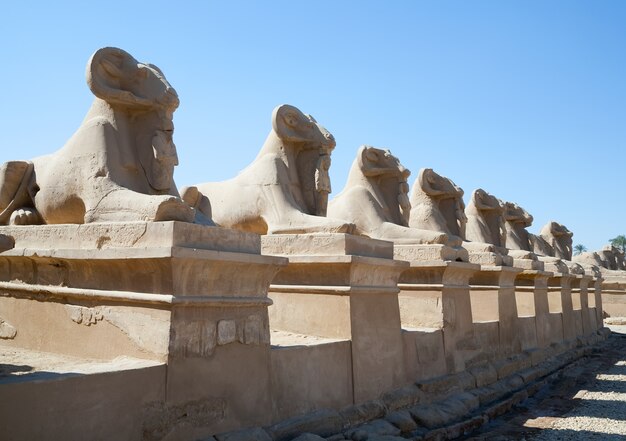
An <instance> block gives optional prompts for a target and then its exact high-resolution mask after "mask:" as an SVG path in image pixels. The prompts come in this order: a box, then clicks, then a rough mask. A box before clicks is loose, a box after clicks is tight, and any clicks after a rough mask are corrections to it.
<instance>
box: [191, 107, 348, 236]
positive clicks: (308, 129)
mask: <svg viewBox="0 0 626 441" xmlns="http://www.w3.org/2000/svg"><path fill="white" fill-rule="evenodd" d="M334 147H335V139H334V138H333V136H332V135H331V134H330V133H329V132H328V131H327V130H326V129H325V128H324V127H322V126H321V125H319V124H318V123H317V122H316V121H315V120H314V119H313V118H312V117H311V116H309V115H305V114H303V113H302V112H300V110H298V109H297V108H295V107H293V106H289V105H281V106H278V107H276V108H275V109H274V112H273V114H272V131H271V132H270V134H269V135H268V137H267V139H266V141H265V144H264V145H263V147H262V149H261V151H260V152H259V154H258V156H257V158H256V159H255V161H254V162H253V163H252V164H250V165H249V166H248V167H247V168H245V169H244V170H243V171H242V172H241V173H239V175H237V176H236V177H235V178H233V179H230V180H228V181H224V182H208V183H203V184H198V185H197V188H198V190H199V191H200V192H201V193H202V194H204V195H206V196H208V198H209V200H210V201H211V206H212V217H213V220H214V221H215V222H216V223H217V224H218V225H220V226H223V227H228V228H237V229H240V230H245V231H251V232H255V233H258V234H268V233H270V234H278V233H310V232H336V233H346V232H350V231H351V230H352V228H353V225H351V224H349V223H348V222H345V221H342V220H338V219H330V218H326V217H322V216H325V214H326V213H325V212H324V211H325V201H324V200H323V198H324V197H326V198H327V197H328V192H329V191H330V181H329V179H328V176H327V173H328V166H329V165H330V163H329V161H330V157H329V155H330V152H331V151H332V150H333V148H334ZM316 183H317V187H316ZM318 187H319V188H318ZM183 197H184V198H185V199H186V198H187V190H186V189H183Z"/></svg>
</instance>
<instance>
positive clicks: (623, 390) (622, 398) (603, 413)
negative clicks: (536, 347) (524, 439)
mask: <svg viewBox="0 0 626 441" xmlns="http://www.w3.org/2000/svg"><path fill="white" fill-rule="evenodd" d="M611 328H612V330H613V331H614V332H615V334H614V336H612V338H615V339H618V340H625V338H624V337H623V336H621V337H620V336H618V334H622V333H624V332H626V326H611ZM619 346H621V348H622V349H624V348H626V344H624V343H622V344H621V345H618V347H617V348H615V349H616V352H617V355H621V356H619V357H618V359H617V360H615V359H614V360H611V361H613V363H610V364H609V366H607V367H604V368H603V369H601V370H600V371H599V372H597V374H596V375H595V379H593V380H592V381H590V382H589V384H588V385H585V388H584V389H582V390H580V391H578V392H577V393H576V394H575V395H574V397H573V400H574V402H575V407H574V408H573V409H572V410H570V411H569V412H567V413H565V414H563V415H561V416H557V417H554V420H553V422H552V424H550V426H549V427H545V428H543V430H541V431H540V432H539V433H538V435H537V436H534V437H530V438H529V439H530V440H533V441H553V440H607V441H613V440H625V439H626V351H623V350H622V351H619V349H620V348H619ZM619 352H621V354H620V353H619Z"/></svg>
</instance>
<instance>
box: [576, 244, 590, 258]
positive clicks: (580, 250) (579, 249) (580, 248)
mask: <svg viewBox="0 0 626 441" xmlns="http://www.w3.org/2000/svg"><path fill="white" fill-rule="evenodd" d="M585 251H587V247H586V246H584V245H583V244H582V243H579V244H578V245H574V255H575V256H577V255H579V254H582V253H584V252H585Z"/></svg>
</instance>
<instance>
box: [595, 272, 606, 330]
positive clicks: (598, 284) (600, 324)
mask: <svg viewBox="0 0 626 441" xmlns="http://www.w3.org/2000/svg"><path fill="white" fill-rule="evenodd" d="M602 282H603V279H602V277H596V278H595V279H594V282H593V296H594V300H595V302H596V328H597V329H598V330H600V329H602V328H604V311H603V309H602Z"/></svg>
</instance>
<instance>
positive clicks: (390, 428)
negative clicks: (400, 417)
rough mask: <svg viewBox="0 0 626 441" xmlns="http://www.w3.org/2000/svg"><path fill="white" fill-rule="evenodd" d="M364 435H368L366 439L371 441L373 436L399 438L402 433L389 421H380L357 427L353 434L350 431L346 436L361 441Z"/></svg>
mask: <svg viewBox="0 0 626 441" xmlns="http://www.w3.org/2000/svg"><path fill="white" fill-rule="evenodd" d="M363 433H365V434H366V435H367V436H366V438H365V439H367V440H370V439H371V437H372V436H373V435H377V436H382V435H392V436H399V435H400V433H401V432H400V429H398V428H397V427H396V426H394V425H393V424H391V423H390V422H389V421H387V420H382V419H378V420H374V421H370V422H369V423H367V424H363V425H362V426H359V427H357V428H356V429H354V431H353V432H352V433H350V431H348V432H346V435H348V437H349V438H352V439H353V440H354V441H361V439H362V435H363ZM355 435H356V436H355Z"/></svg>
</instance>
